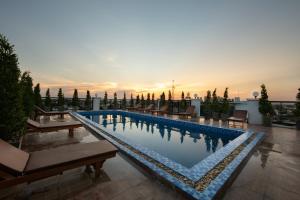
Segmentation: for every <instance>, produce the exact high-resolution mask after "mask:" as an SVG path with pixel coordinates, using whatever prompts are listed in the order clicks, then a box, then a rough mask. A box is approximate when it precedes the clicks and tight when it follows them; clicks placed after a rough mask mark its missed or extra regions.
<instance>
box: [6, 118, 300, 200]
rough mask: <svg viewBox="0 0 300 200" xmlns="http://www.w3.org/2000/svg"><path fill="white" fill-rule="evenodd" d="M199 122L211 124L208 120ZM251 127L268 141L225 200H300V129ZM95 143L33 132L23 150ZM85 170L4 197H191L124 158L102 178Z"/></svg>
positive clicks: (107, 166) (86, 136) (84, 135)
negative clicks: (185, 195) (96, 177)
mask: <svg viewBox="0 0 300 200" xmlns="http://www.w3.org/2000/svg"><path fill="white" fill-rule="evenodd" d="M54 120H55V119H54ZM65 120H71V119H70V118H66V119H65ZM198 121H200V123H210V122H204V121H203V120H202V119H201V120H198ZM250 128H253V129H255V130H258V131H264V132H266V133H267V137H266V138H265V140H264V142H263V143H262V144H261V145H260V146H259V147H258V148H257V150H256V151H255V152H254V153H253V155H252V156H251V157H250V159H249V161H248V162H247V164H246V165H245V167H244V168H243V169H242V171H241V173H240V174H239V175H238V177H237V178H236V180H235V181H234V182H233V184H232V185H231V186H230V187H229V188H228V190H227V192H226V193H225V195H224V199H226V200H227V199H228V200H229V199H230V200H231V199H243V200H247V199H251V200H252V199H300V192H299V191H300V131H296V130H294V129H286V128H276V127H273V128H265V127H261V126H251V127H250ZM95 140H98V139H97V138H95V137H94V136H93V135H91V134H90V133H89V132H88V131H87V130H86V129H84V128H79V129H77V130H76V131H75V135H74V137H73V138H70V137H68V132H67V131H59V132H52V133H42V134H37V133H33V134H31V135H27V136H26V137H24V140H23V149H24V150H26V151H36V150H41V149H45V148H51V147H55V146H60V145H67V144H72V143H78V142H91V141H95ZM83 170H84V169H83V168H78V169H75V170H69V171H67V172H66V173H64V174H63V175H62V176H61V175H59V176H55V177H51V178H48V179H45V180H41V181H37V182H34V183H31V184H29V185H26V184H23V185H19V186H16V187H13V188H10V189H6V190H2V191H0V198H2V199H67V198H69V199H104V200H106V199H114V200H116V199H122V200H127V199H130V200H131V199H133V200H134V199H185V197H184V196H182V195H181V194H180V193H178V192H176V191H175V190H174V189H171V188H169V187H168V186H165V185H163V184H161V183H160V182H159V181H158V180H156V179H154V178H152V177H151V176H149V175H148V173H147V172H145V171H144V170H143V169H142V168H140V167H139V166H136V165H135V164H134V163H132V162H131V161H130V160H128V158H126V157H124V156H120V155H117V156H116V157H115V158H113V159H110V160H107V161H106V162H105V163H104V166H103V171H102V174H101V177H100V178H99V179H97V180H95V179H93V178H92V177H89V175H88V174H86V173H84V172H83Z"/></svg>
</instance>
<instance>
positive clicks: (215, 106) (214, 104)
mask: <svg viewBox="0 0 300 200" xmlns="http://www.w3.org/2000/svg"><path fill="white" fill-rule="evenodd" d="M212 111H213V112H214V113H219V111H220V109H219V100H218V96H217V88H215V90H214V91H213V94H212Z"/></svg>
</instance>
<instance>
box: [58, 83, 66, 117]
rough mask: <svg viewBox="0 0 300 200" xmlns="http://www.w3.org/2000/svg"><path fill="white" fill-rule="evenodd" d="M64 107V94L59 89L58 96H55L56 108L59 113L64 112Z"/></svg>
mask: <svg viewBox="0 0 300 200" xmlns="http://www.w3.org/2000/svg"><path fill="white" fill-rule="evenodd" d="M64 105H65V98H64V94H63V92H62V89H61V88H59V90H58V94H57V106H58V109H59V110H60V111H63V110H64Z"/></svg>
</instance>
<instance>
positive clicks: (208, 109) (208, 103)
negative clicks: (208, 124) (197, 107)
mask: <svg viewBox="0 0 300 200" xmlns="http://www.w3.org/2000/svg"><path fill="white" fill-rule="evenodd" d="M203 113H204V116H205V118H209V117H211V92H210V90H208V91H207V94H206V97H205V99H204V103H203Z"/></svg>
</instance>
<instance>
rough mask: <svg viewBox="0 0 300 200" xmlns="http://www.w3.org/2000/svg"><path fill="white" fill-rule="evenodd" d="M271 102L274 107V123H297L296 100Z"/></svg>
mask: <svg viewBox="0 0 300 200" xmlns="http://www.w3.org/2000/svg"><path fill="white" fill-rule="evenodd" d="M271 103H272V106H273V109H274V116H273V123H275V124H280V125H284V126H294V125H295V116H294V110H295V109H296V106H295V103H296V101H271Z"/></svg>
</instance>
